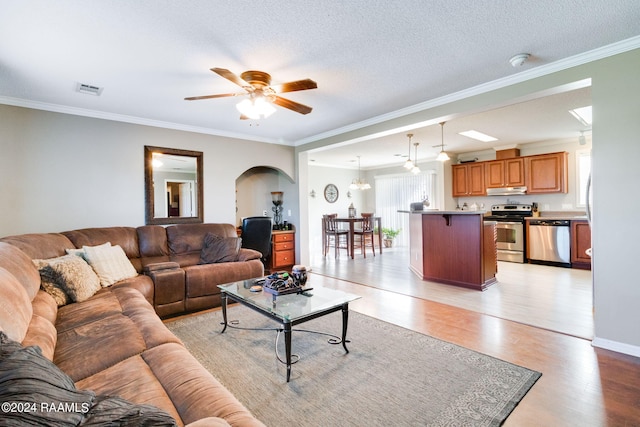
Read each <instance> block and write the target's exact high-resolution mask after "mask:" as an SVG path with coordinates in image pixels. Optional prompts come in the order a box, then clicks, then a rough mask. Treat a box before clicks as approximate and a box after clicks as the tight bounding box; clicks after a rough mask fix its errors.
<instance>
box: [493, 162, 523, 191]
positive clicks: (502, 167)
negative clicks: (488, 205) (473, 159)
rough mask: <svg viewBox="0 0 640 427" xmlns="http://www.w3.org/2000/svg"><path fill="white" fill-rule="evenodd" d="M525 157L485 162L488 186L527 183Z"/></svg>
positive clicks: (509, 185)
mask: <svg viewBox="0 0 640 427" xmlns="http://www.w3.org/2000/svg"><path fill="white" fill-rule="evenodd" d="M524 171H525V169H524V158H523V157H517V158H513V159H505V160H492V161H489V162H484V181H485V184H486V186H487V188H503V187H522V186H523V185H525V173H524Z"/></svg>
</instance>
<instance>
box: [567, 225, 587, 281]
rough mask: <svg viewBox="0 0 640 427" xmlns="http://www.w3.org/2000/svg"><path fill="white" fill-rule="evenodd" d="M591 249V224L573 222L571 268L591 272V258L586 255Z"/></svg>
mask: <svg viewBox="0 0 640 427" xmlns="http://www.w3.org/2000/svg"><path fill="white" fill-rule="evenodd" d="M589 248H591V227H590V226H589V222H587V221H582V220H578V221H576V220H572V221H571V266H572V267H574V268H584V269H588V270H591V257H590V256H589V255H587V254H586V253H585V251H586V250H587V249H589Z"/></svg>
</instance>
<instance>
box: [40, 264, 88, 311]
mask: <svg viewBox="0 0 640 427" xmlns="http://www.w3.org/2000/svg"><path fill="white" fill-rule="evenodd" d="M33 263H34V264H35V266H36V267H37V268H38V271H39V272H40V277H41V278H42V280H43V281H44V282H45V285H43V289H44V290H45V291H46V292H52V293H51V296H53V297H54V298H56V297H57V301H56V302H58V305H63V304H60V303H59V302H60V301H61V296H60V295H59V292H58V290H57V289H60V290H62V291H64V293H65V294H67V295H68V296H69V298H71V300H72V301H76V302H81V301H85V300H87V299H89V297H91V296H92V295H93V294H95V293H96V292H98V291H99V290H100V280H99V279H98V276H96V273H95V272H94V270H93V269H92V268H91V267H90V266H89V264H87V262H86V261H85V260H84V259H83V258H81V257H79V256H76V255H64V256H61V257H57V258H50V259H34V260H33ZM56 288H57V289H56Z"/></svg>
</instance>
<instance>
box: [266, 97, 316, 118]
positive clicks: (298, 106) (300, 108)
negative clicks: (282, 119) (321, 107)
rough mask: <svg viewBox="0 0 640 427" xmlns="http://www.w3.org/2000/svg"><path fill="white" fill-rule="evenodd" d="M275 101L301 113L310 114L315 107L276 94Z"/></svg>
mask: <svg viewBox="0 0 640 427" xmlns="http://www.w3.org/2000/svg"><path fill="white" fill-rule="evenodd" d="M273 103H274V104H276V105H279V106H281V107H284V108H288V109H289V110H293V111H295V112H296V113H300V114H309V113H310V112H311V110H312V109H313V108H311V107H309V106H306V105H304V104H300V103H297V102H294V101H291V100H290V99H286V98H282V97H280V96H276V97H275V99H274V100H273Z"/></svg>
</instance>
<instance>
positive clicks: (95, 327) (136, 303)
mask: <svg viewBox="0 0 640 427" xmlns="http://www.w3.org/2000/svg"><path fill="white" fill-rule="evenodd" d="M207 232H212V233H219V234H221V235H224V236H228V237H233V236H236V231H235V228H234V227H233V226H232V225H231V224H181V225H175V226H169V227H167V228H164V227H160V226H144V227H138V228H131V227H107V228H92V229H82V230H74V231H69V232H64V233H39V234H26V235H21V236H10V237H5V238H2V239H0V331H2V332H4V333H5V334H6V335H7V336H8V337H9V338H10V339H11V340H13V341H16V342H19V343H21V344H22V345H23V346H25V347H26V346H38V347H39V348H41V349H42V355H44V357H46V358H47V359H49V360H52V361H53V363H54V364H55V365H56V366H57V367H58V368H60V370H62V371H63V372H64V373H65V374H67V375H68V376H69V377H70V378H71V379H72V380H73V382H74V383H75V386H76V387H78V389H83V390H84V389H86V390H92V391H93V392H95V393H96V394H99V395H106V396H120V397H122V398H124V399H126V400H128V401H130V402H133V403H135V404H141V405H147V404H148V405H153V406H154V407H157V408H160V409H161V410H163V411H166V412H167V413H168V414H169V415H171V416H172V417H173V418H174V419H175V420H176V423H177V425H187V424H193V425H194V426H196V425H197V426H201V425H212V426H216V425H227V423H228V424H229V425H237V426H244V425H247V426H253V425H257V426H259V425H262V423H260V422H259V421H258V420H256V419H255V418H254V417H253V416H252V415H251V413H250V412H249V411H248V410H247V409H246V408H244V406H243V405H242V404H241V403H240V402H238V401H237V399H236V398H235V397H234V396H233V395H232V394H231V393H230V392H229V391H228V390H227V389H226V388H225V387H224V386H223V385H221V384H220V383H219V382H218V381H217V380H216V379H215V378H214V377H213V376H212V375H211V374H210V373H209V372H208V371H207V370H206V369H204V368H203V367H202V365H200V364H199V363H198V362H197V361H196V360H195V358H193V356H192V355H191V354H190V353H189V352H188V351H187V350H186V348H185V347H184V346H183V344H182V343H181V342H180V340H179V339H178V338H177V337H175V336H174V335H173V334H172V333H171V332H170V331H169V330H168V329H167V328H166V327H165V326H164V324H163V323H162V320H161V319H160V317H159V315H161V316H167V315H172V314H177V313H181V312H185V311H194V310H201V309H204V308H209V307H214V306H216V305H219V304H220V294H219V290H218V288H217V285H218V284H220V283H226V282H230V281H235V280H242V279H245V278H249V277H256V276H260V275H262V274H263V266H262V262H261V261H260V253H258V252H255V251H251V250H241V251H240V252H241V253H240V254H239V257H238V261H237V262H226V263H219V264H206V265H200V264H198V262H199V253H200V251H201V249H202V245H203V243H202V242H203V236H204V234H206V233H207ZM105 242H111V244H112V245H120V246H121V247H122V248H123V250H124V251H125V253H126V255H127V257H128V258H129V260H130V261H131V263H132V264H133V265H134V267H135V269H136V270H137V271H138V272H139V273H143V272H145V271H146V272H147V274H139V275H138V276H136V277H133V278H130V279H126V280H123V281H120V282H118V283H116V284H114V285H112V286H110V287H108V288H103V289H101V290H100V291H98V292H97V293H96V294H95V295H93V296H92V297H90V298H89V299H87V300H85V301H82V302H74V303H71V304H67V305H64V306H61V307H58V305H57V304H56V302H55V300H54V299H53V298H52V297H51V296H50V295H49V294H47V293H46V292H44V291H43V290H41V289H40V286H41V280H40V274H39V272H38V269H37V268H36V266H35V264H34V263H33V262H32V259H48V258H54V257H59V256H62V255H64V254H65V253H66V249H73V248H81V247H82V246H84V245H86V246H93V245H99V244H102V243H105ZM154 280H155V282H154ZM154 309H155V310H154ZM156 312H157V313H156Z"/></svg>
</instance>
